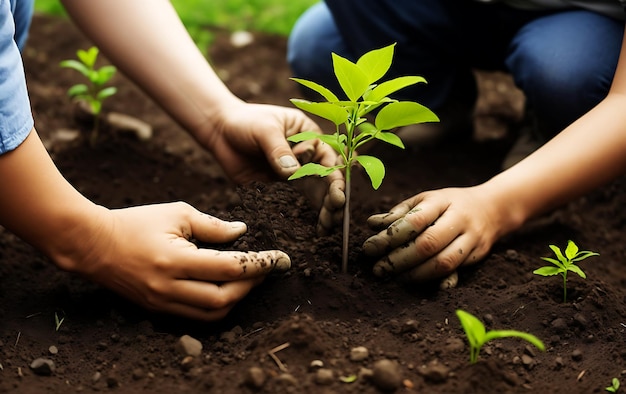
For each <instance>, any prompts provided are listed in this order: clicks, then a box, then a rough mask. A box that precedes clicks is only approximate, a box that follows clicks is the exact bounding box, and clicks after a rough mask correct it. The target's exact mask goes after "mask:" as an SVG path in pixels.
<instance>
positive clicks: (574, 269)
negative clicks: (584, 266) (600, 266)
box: [567, 264, 587, 279]
mask: <svg viewBox="0 0 626 394" xmlns="http://www.w3.org/2000/svg"><path fill="white" fill-rule="evenodd" d="M567 269H568V270H569V271H572V272H576V273H577V274H578V276H580V277H581V278H583V279H587V275H586V274H585V273H584V272H583V270H581V269H580V267H579V266H577V265H576V264H571V265H569V266H567Z"/></svg>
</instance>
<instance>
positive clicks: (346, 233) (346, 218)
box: [341, 165, 350, 274]
mask: <svg viewBox="0 0 626 394" xmlns="http://www.w3.org/2000/svg"><path fill="white" fill-rule="evenodd" d="M349 237H350V165H348V166H347V167H346V203H345V205H344V206H343V247H342V250H341V272H342V273H344V274H345V273H347V272H348V246H349V242H348V241H349Z"/></svg>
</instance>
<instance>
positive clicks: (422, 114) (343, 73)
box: [288, 44, 439, 272]
mask: <svg viewBox="0 0 626 394" xmlns="http://www.w3.org/2000/svg"><path fill="white" fill-rule="evenodd" d="M394 47H395V44H391V45H389V46H386V47H384V48H380V49H374V50H372V51H370V52H367V53H366V54H364V55H363V56H361V57H360V58H359V59H358V60H357V62H356V63H353V62H351V61H349V60H347V59H345V58H343V57H341V56H339V55H337V54H335V53H332V54H331V56H332V61H333V70H334V73H335V76H336V77H337V80H338V82H339V85H340V86H341V89H342V90H343V92H344V93H345V96H346V97H347V100H340V99H339V98H338V97H337V95H335V93H333V92H331V91H330V90H329V89H327V88H325V87H324V86H321V85H319V84H318V83H316V82H312V81H308V80H305V79H300V78H291V79H292V80H294V81H296V82H298V83H300V84H301V85H303V86H305V87H307V88H309V89H311V90H314V91H315V92H317V93H319V94H320V95H321V96H322V97H323V98H324V99H325V101H323V102H311V101H307V100H301V99H291V102H292V103H293V104H294V105H295V106H296V107H298V108H300V109H301V110H303V111H307V112H309V113H311V114H314V115H317V116H320V117H322V118H324V119H327V120H329V121H331V122H332V123H333V124H334V125H335V132H334V134H331V135H328V134H321V135H320V134H318V133H315V132H313V131H305V132H302V133H299V134H296V135H293V136H291V137H289V138H288V140H289V141H291V142H295V143H298V142H302V141H307V140H312V139H316V138H319V139H320V140H321V141H322V142H325V143H326V144H328V145H330V146H331V147H332V148H333V149H334V150H335V151H337V153H339V155H341V157H342V159H343V163H342V164H340V165H336V166H333V167H326V166H323V165H320V164H317V163H308V164H305V165H303V166H302V167H301V168H300V169H299V170H298V171H296V172H295V173H294V174H293V175H292V176H291V177H290V178H289V179H296V178H301V177H304V176H309V175H317V176H321V177H324V176H328V175H330V174H331V173H332V172H334V171H336V170H344V171H345V178H346V203H345V206H344V216H343V250H342V271H343V272H347V262H348V233H349V226H350V181H351V168H352V166H353V165H355V164H356V163H359V164H361V165H362V166H363V168H364V169H365V172H366V173H367V175H368V176H369V178H370V181H371V183H372V187H373V188H374V189H378V188H379V187H380V185H381V183H382V181H383V178H384V177H385V166H384V165H383V163H382V161H381V160H380V159H378V158H376V157H374V156H370V155H356V150H357V149H358V148H359V147H361V146H363V145H364V144H365V143H367V142H370V141H373V140H379V141H383V142H386V143H388V144H391V145H394V146H396V147H398V148H402V149H404V144H403V143H402V140H401V139H400V137H398V136H397V135H396V134H394V133H393V132H390V131H389V130H392V129H396V128H398V127H402V126H407V125H410V124H416V123H424V122H438V121H439V118H438V117H437V115H435V114H434V113H433V112H432V111H431V110H429V109H428V108H426V107H424V106H423V105H421V104H418V103H416V102H412V101H398V100H395V99H392V98H390V97H389V95H390V94H392V93H395V92H396V91H398V90H400V89H403V88H405V87H407V86H411V85H414V84H417V83H422V82H423V83H425V82H426V80H425V79H424V78H423V77H419V76H403V77H398V78H394V79H391V80H389V81H385V82H382V83H379V82H378V81H379V80H380V79H381V78H382V77H383V76H384V75H385V74H386V73H387V71H388V70H389V68H390V67H391V62H392V58H393V54H394ZM377 109H378V112H377V114H376V116H375V120H374V123H368V122H367V119H366V118H365V115H367V114H368V113H370V112H372V111H374V110H377ZM340 126H343V129H342V130H340Z"/></svg>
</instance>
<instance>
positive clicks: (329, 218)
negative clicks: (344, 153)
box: [317, 179, 346, 236]
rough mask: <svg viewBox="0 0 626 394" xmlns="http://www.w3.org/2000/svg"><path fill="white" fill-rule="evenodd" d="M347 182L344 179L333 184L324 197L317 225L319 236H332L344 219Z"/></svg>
mask: <svg viewBox="0 0 626 394" xmlns="http://www.w3.org/2000/svg"><path fill="white" fill-rule="evenodd" d="M345 187H346V184H345V181H344V180H343V179H339V180H335V181H333V182H331V184H330V185H329V188H328V193H327V194H326V195H325V196H324V201H323V203H322V208H321V210H320V215H319V220H318V223H317V235H319V236H323V235H327V234H330V233H331V232H332V230H333V229H334V228H335V227H337V226H338V225H339V224H340V223H341V221H342V219H343V207H344V206H345V203H346V195H345V192H344V190H345Z"/></svg>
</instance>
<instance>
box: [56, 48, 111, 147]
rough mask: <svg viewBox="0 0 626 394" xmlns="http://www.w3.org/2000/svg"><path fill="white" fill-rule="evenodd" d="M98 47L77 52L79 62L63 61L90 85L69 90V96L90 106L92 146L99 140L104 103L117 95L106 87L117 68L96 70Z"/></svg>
mask: <svg viewBox="0 0 626 394" xmlns="http://www.w3.org/2000/svg"><path fill="white" fill-rule="evenodd" d="M99 52H100V51H99V50H98V48H97V47H95V46H94V47H91V48H89V49H88V50H86V51H85V50H83V49H79V50H78V51H77V52H76V57H77V58H78V60H74V59H69V60H63V61H62V62H61V63H60V66H61V67H66V68H71V69H74V70H76V71H78V72H79V73H81V74H82V75H83V76H84V77H85V78H87V80H88V81H89V84H85V83H79V84H76V85H74V86H72V87H70V88H69V89H68V90H67V95H68V96H70V97H72V98H75V99H76V100H80V101H84V102H85V103H87V105H89V108H90V109H91V111H92V113H93V116H94V125H93V129H92V132H91V137H90V140H89V141H90V143H91V145H92V146H94V145H95V144H96V141H97V138H98V128H99V118H100V113H101V112H102V103H103V101H104V100H105V99H106V98H108V97H111V96H113V95H114V94H115V93H117V88H116V87H114V86H109V87H105V86H104V85H106V83H107V82H109V80H110V79H111V78H112V77H113V75H115V72H116V71H117V69H116V68H115V66H111V65H106V66H102V67H101V68H99V69H96V68H95V65H96V60H97V58H98V53H99Z"/></svg>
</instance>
